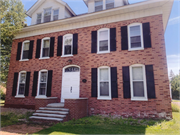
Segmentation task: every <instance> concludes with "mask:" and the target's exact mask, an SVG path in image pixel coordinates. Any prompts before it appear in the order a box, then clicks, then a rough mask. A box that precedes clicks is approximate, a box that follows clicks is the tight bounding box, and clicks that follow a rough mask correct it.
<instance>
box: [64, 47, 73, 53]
mask: <svg viewBox="0 0 180 135" xmlns="http://www.w3.org/2000/svg"><path fill="white" fill-rule="evenodd" d="M64 51H65V52H64V54H65V55H67V54H71V45H65V50H64Z"/></svg>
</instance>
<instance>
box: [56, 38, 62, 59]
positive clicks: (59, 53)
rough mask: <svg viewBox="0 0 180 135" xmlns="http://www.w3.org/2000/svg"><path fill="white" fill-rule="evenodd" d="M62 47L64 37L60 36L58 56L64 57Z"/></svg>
mask: <svg viewBox="0 0 180 135" xmlns="http://www.w3.org/2000/svg"><path fill="white" fill-rule="evenodd" d="M62 45H63V37H62V36H59V37H58V46H57V56H61V55H62Z"/></svg>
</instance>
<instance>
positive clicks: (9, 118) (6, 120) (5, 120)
mask: <svg viewBox="0 0 180 135" xmlns="http://www.w3.org/2000/svg"><path fill="white" fill-rule="evenodd" d="M31 115H32V113H31V112H26V114H24V115H22V114H19V115H16V114H14V113H8V114H6V115H2V114H1V127H5V126H9V125H14V124H17V123H18V122H19V121H18V119H26V120H28V119H29V117H30V116H31Z"/></svg>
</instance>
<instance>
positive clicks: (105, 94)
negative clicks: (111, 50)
mask: <svg viewBox="0 0 180 135" xmlns="http://www.w3.org/2000/svg"><path fill="white" fill-rule="evenodd" d="M110 77H111V75H110V68H109V67H106V66H104V67H99V68H98V99H107V100H110V99H111V79H110Z"/></svg>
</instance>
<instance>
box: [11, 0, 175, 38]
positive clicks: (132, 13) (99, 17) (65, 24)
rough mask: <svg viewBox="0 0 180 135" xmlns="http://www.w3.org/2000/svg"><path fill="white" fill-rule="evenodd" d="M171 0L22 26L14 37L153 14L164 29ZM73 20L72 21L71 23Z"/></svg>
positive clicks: (142, 3)
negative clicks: (160, 19)
mask: <svg viewBox="0 0 180 135" xmlns="http://www.w3.org/2000/svg"><path fill="white" fill-rule="evenodd" d="M172 4H173V0H167V1H162V0H156V1H155V0H149V1H146V2H141V3H136V4H131V5H126V6H123V7H117V8H113V9H109V10H104V11H100V12H93V13H88V14H85V15H80V16H76V17H70V18H66V19H62V20H58V21H53V22H49V23H42V24H38V25H31V26H28V27H25V28H23V29H22V30H21V31H20V32H19V34H17V35H16V37H15V38H14V39H19V38H25V37H31V36H36V35H42V34H48V33H54V32H59V31H65V30H72V29H77V28H85V27H90V26H96V25H101V24H107V23H113V22H119V21H125V20H130V19H137V18H142V17H148V16H153V15H160V14H162V16H163V24H164V30H165V29H166V25H167V22H168V18H169V15H170V11H171V7H172ZM72 22H73V23H72Z"/></svg>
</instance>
